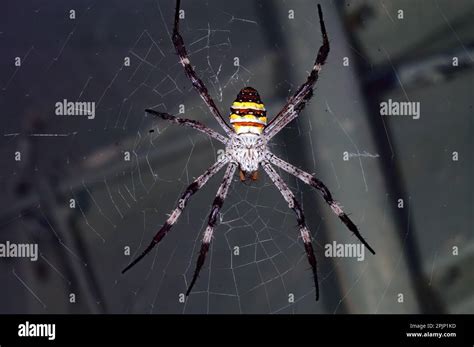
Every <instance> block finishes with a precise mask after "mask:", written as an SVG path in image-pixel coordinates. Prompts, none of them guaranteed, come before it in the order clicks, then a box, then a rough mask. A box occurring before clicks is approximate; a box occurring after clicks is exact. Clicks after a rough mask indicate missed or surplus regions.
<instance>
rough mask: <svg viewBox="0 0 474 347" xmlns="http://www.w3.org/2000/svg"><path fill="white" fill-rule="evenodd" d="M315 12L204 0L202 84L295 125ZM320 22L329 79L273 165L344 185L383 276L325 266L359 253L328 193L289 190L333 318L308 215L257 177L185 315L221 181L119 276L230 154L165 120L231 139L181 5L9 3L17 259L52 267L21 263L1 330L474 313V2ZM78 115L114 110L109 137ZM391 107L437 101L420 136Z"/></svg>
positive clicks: (199, 42)
mask: <svg viewBox="0 0 474 347" xmlns="http://www.w3.org/2000/svg"><path fill="white" fill-rule="evenodd" d="M316 4H317V3H316V2H315V1H269V0H259V1H252V0H240V1H234V2H230V1H229V2H222V1H214V0H213V1H186V0H184V1H183V4H182V7H183V9H184V11H185V18H184V20H183V21H182V24H181V30H182V34H183V36H184V39H185V42H186V45H187V48H188V51H189V52H190V57H191V60H192V64H193V65H194V66H195V68H196V70H197V72H198V73H199V75H200V76H201V78H202V79H203V81H204V82H205V84H206V85H207V86H208V89H209V91H210V93H211V95H212V97H213V98H214V99H215V101H216V103H217V105H218V107H219V108H220V109H221V111H222V113H223V114H227V113H228V111H229V105H230V104H231V103H232V101H233V100H234V98H235V96H236V94H237V92H238V91H239V90H240V89H241V88H242V87H244V86H246V85H251V86H253V87H255V88H256V89H257V90H259V92H260V95H261V97H262V99H263V101H264V102H265V104H266V107H267V110H269V115H270V117H272V115H274V114H276V113H277V112H278V110H279V109H280V108H281V107H282V105H283V104H284V103H285V101H286V99H287V98H288V97H289V96H291V95H292V93H293V92H294V91H295V90H296V88H297V87H298V86H299V84H301V83H302V82H303V81H304V80H305V78H306V75H307V73H308V71H309V69H310V68H311V66H312V64H313V62H314V59H315V56H316V52H317V49H318V47H319V46H320V44H321V41H322V40H321V34H320V30H319V23H318V19H317V11H316ZM321 4H322V7H323V12H324V16H325V21H326V26H327V30H328V34H329V39H330V42H331V52H330V55H329V58H328V62H327V64H326V65H325V67H324V69H323V72H322V74H321V77H320V79H319V81H318V83H317V85H316V90H315V96H314V98H313V99H312V102H311V103H310V104H309V105H308V106H307V107H306V108H305V110H304V111H303V112H302V113H301V116H300V117H299V119H298V120H296V121H294V122H292V123H291V124H290V125H289V126H288V128H287V129H285V130H284V131H283V132H282V133H280V134H279V135H278V136H277V137H276V138H275V140H274V141H273V143H272V147H271V148H272V150H273V151H274V152H275V153H277V154H278V155H280V156H281V157H283V158H284V159H286V160H288V161H290V162H292V163H293V164H295V165H297V166H299V167H301V168H303V169H305V170H307V171H309V172H314V173H316V174H317V175H318V177H319V178H320V179H321V180H322V181H323V182H325V183H326V185H327V186H328V187H329V188H330V190H331V191H332V192H333V195H334V196H335V197H336V198H337V199H338V201H340V202H341V204H342V205H343V206H344V208H345V209H346V210H347V211H348V212H350V214H351V218H352V219H353V220H354V221H355V223H356V224H357V225H358V226H359V228H360V229H361V231H362V234H363V235H364V236H365V237H366V238H367V240H368V241H369V243H370V244H371V245H372V246H373V247H374V248H375V250H376V251H377V255H376V256H372V255H371V254H369V253H366V254H365V259H364V261H361V262H359V261H357V260H356V259H355V258H330V257H326V256H325V255H324V246H325V245H326V244H327V243H332V242H333V241H337V242H338V243H357V239H356V238H355V237H353V235H351V234H350V233H349V232H348V231H347V230H346V229H345V227H344V225H343V224H342V223H340V221H339V220H338V218H336V217H335V216H334V215H333V214H332V212H331V211H330V209H329V208H328V207H327V206H326V205H325V204H324V201H323V200H322V199H321V197H320V196H319V195H318V194H317V192H315V191H312V190H311V189H309V188H308V187H306V186H304V185H303V184H302V183H301V182H299V181H296V180H295V179H294V178H292V177H289V176H288V175H286V174H283V173H282V175H283V177H284V178H285V179H286V180H287V181H288V182H289V185H290V187H291V188H292V189H293V191H294V192H295V193H296V195H297V196H298V198H299V199H300V200H301V201H302V205H303V207H304V209H305V212H306V215H307V221H308V226H309V227H310V229H311V231H312V235H313V238H314V243H315V250H316V253H317V257H318V260H319V274H320V287H321V300H320V301H319V302H315V301H314V287H313V284H312V277H311V272H310V271H309V269H308V264H307V261H306V259H305V257H306V256H305V253H304V248H303V244H302V242H301V239H300V238H299V232H298V229H297V225H296V221H295V218H294V215H293V212H292V211H291V210H289V209H288V207H287V205H286V203H285V202H284V201H283V199H282V198H281V195H280V193H279V192H278V191H277V190H276V188H275V187H274V186H273V185H272V184H271V182H270V181H269V179H268V178H267V177H266V176H265V175H264V174H263V172H262V174H261V175H260V177H261V179H260V180H259V181H257V182H255V183H252V184H241V183H240V182H239V181H238V179H237V178H236V179H235V182H234V184H233V185H232V188H231V190H230V194H229V195H230V196H229V197H228V199H227V200H226V202H225V204H224V208H223V210H222V213H221V216H220V224H219V226H218V227H217V229H216V231H215V237H214V240H213V243H212V248H211V252H210V254H209V255H208V258H207V261H206V264H205V267H204V269H203V271H202V272H201V277H200V278H199V280H198V282H197V284H196V286H195V289H194V291H193V293H192V294H191V296H190V297H189V299H188V300H187V301H186V302H184V303H183V302H181V301H180V294H181V293H183V292H185V290H186V286H187V284H188V283H189V280H190V276H192V272H193V270H194V266H195V260H196V257H197V252H198V249H199V244H200V240H201V237H202V232H203V229H204V227H205V223H206V221H207V216H208V213H209V210H210V205H211V202H212V199H213V197H214V195H215V191H216V189H217V186H218V184H219V181H220V179H221V177H222V173H220V174H218V175H216V177H215V178H214V179H213V180H212V181H210V182H209V184H208V185H207V186H206V187H205V188H204V189H202V191H200V192H199V193H198V194H196V195H195V196H194V197H193V198H192V200H191V201H190V203H189V205H188V209H187V211H186V212H185V213H183V215H182V217H181V219H180V221H179V223H178V224H177V225H176V226H175V227H174V229H173V230H172V232H170V233H169V234H168V235H167V236H166V238H165V239H164V240H163V241H162V243H160V245H159V246H158V247H157V248H156V251H153V252H152V253H151V254H150V255H149V256H148V257H147V258H146V259H145V260H144V261H143V262H142V263H140V264H139V265H137V266H136V267H135V268H134V269H133V270H131V271H130V272H128V273H127V274H126V275H121V274H120V271H121V270H122V269H123V267H124V266H125V265H126V264H128V263H129V261H130V260H131V258H132V257H133V256H134V255H135V254H136V253H137V252H139V251H140V250H141V249H143V247H144V246H145V245H147V244H148V242H149V241H150V239H151V238H152V237H153V235H154V234H155V232H156V231H157V228H158V227H160V226H161V224H162V223H163V222H164V220H165V219H166V218H167V217H166V216H167V214H168V213H169V212H170V211H171V209H172V208H174V206H175V204H176V202H177V199H178V197H179V195H180V194H181V191H182V190H183V189H184V188H185V187H186V186H187V185H188V184H189V183H190V181H192V179H193V178H194V177H197V176H198V175H200V174H201V172H202V171H203V170H205V169H206V168H207V167H208V166H210V165H211V164H212V163H213V162H214V161H215V160H216V158H217V156H218V155H219V153H220V152H219V150H221V149H222V146H221V145H220V144H219V143H217V142H215V141H213V140H210V139H209V138H207V137H206V136H204V135H202V134H200V133H197V132H196V131H193V130H192V129H187V128H182V127H177V126H172V125H171V126H170V125H169V124H167V123H165V122H163V121H158V120H156V119H154V118H152V117H151V116H147V115H146V114H145V112H144V109H145V108H151V107H154V108H156V109H160V110H165V111H167V112H169V113H173V114H177V113H178V112H179V111H180V105H184V110H185V116H186V117H188V118H192V119H197V120H199V121H202V122H203V123H205V124H207V125H208V126H210V127H213V128H214V129H217V125H216V123H215V121H214V120H213V118H212V116H211V115H210V113H209V112H208V110H207V108H206V106H205V105H204V104H203V102H202V101H201V99H200V98H199V96H198V95H197V93H196V92H195V91H194V90H193V89H192V87H191V84H190V82H189V81H188V80H187V79H186V77H185V75H184V72H183V70H182V68H181V66H180V65H179V64H178V60H177V57H176V54H175V52H174V48H173V46H172V43H171V40H170V36H169V35H170V31H171V30H172V20H173V11H174V9H173V7H174V2H173V1H161V0H160V1H107V2H103V1H22V2H17V1H5V2H3V3H2V5H1V6H2V11H0V47H1V52H2V54H1V55H0V64H1V68H0V105H1V134H0V141H1V145H0V161H1V162H0V165H1V170H0V192H1V195H0V196H1V198H0V204H1V205H0V207H1V208H0V242H2V243H5V242H6V241H7V240H8V241H10V242H14V243H35V244H38V246H39V252H40V255H39V259H38V261H36V262H31V261H30V260H28V259H21V258H2V259H0V285H1V288H2V289H1V295H0V312H1V313H27V312H29V313H433V312H438V313H451V312H456V313H467V312H470V313H472V312H474V275H473V272H472V270H471V269H472V267H473V266H474V238H473V218H472V212H473V190H472V189H473V187H472V183H471V180H470V179H471V178H472V177H473V164H472V162H473V157H472V145H473V142H472V131H473V120H472V117H473V103H472V102H473V90H474V88H473V87H474V83H473V81H474V69H473V67H474V66H473V64H474V22H473V21H472V18H473V16H474V3H473V2H472V1H470V0H465V1H462V0H460V1H456V2H452V1H448V0H438V1H408V0H404V1H402V0H400V1H375V0H360V1H321ZM71 10H74V15H75V18H72V19H71V14H72V13H73V12H70V11H71ZM400 10H401V11H402V12H400ZM17 57H18V58H20V63H21V65H20V66H16V65H15V62H18V59H16V58H17ZM127 57H128V58H129V59H130V66H127V65H126V64H124V62H125V61H126V58H127ZM236 58H237V60H238V63H239V64H237V65H238V66H236V65H235V62H236V61H237V60H236ZM346 58H347V59H346ZM455 58H457V60H456V59H455ZM454 61H456V62H457V64H456V63H454V64H453V62H454ZM345 63H348V64H345ZM63 99H67V100H69V101H90V102H95V103H96V115H95V119H87V118H86V117H85V116H58V115H56V114H55V106H54V105H55V103H56V102H58V101H59V102H61V101H62V100H63ZM388 99H392V100H394V101H411V102H419V103H420V107H421V116H420V118H419V119H413V118H412V117H409V116H381V115H380V112H379V106H380V103H381V102H383V101H387V100H388ZM15 152H20V153H21V161H16V160H15ZM127 153H129V154H130V160H128V161H127V160H126V159H127V158H126V154H127ZM345 155H349V159H348V160H344V156H345ZM456 159H457V160H456ZM71 199H74V200H73V203H74V202H75V206H74V205H71ZM400 199H402V200H400ZM71 206H72V207H73V208H71ZM127 247H129V248H130V255H129V254H128V253H127V252H126V251H127Z"/></svg>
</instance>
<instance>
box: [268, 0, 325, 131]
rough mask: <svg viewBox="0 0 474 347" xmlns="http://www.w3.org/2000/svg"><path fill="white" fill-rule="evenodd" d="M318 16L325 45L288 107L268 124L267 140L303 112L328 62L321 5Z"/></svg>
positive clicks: (287, 104)
mask: <svg viewBox="0 0 474 347" xmlns="http://www.w3.org/2000/svg"><path fill="white" fill-rule="evenodd" d="M318 15H319V23H320V27H321V34H322V36H323V44H322V46H321V47H320V48H319V50H318V55H317V56H316V61H315V62H314V65H313V68H312V69H311V72H310V74H309V75H308V78H307V79H306V82H305V83H303V84H302V85H301V86H300V87H299V88H298V90H297V91H296V92H295V94H293V96H292V97H291V98H290V99H289V100H288V102H287V103H286V105H285V106H283V108H282V109H281V111H280V112H279V113H278V114H277V115H276V116H275V118H273V119H272V121H271V122H270V123H268V125H267V127H266V128H265V130H264V135H265V136H266V138H267V140H269V139H271V138H272V137H273V136H275V135H276V134H278V133H279V132H280V131H281V130H282V129H283V128H284V127H285V126H286V125H288V123H290V122H291V121H292V120H293V119H295V118H296V117H298V115H299V113H300V112H301V110H302V109H303V108H304V107H305V105H306V103H307V102H308V101H309V100H310V99H311V97H312V96H313V88H314V85H315V84H316V82H317V81H318V77H319V72H320V71H321V69H322V66H323V65H324V63H325V62H326V59H327V57H328V54H329V40H328V35H327V32H326V26H325V25H324V20H323V11H322V10H321V5H319V4H318Z"/></svg>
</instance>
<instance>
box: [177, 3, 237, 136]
mask: <svg viewBox="0 0 474 347" xmlns="http://www.w3.org/2000/svg"><path fill="white" fill-rule="evenodd" d="M180 3H181V1H180V0H177V1H176V10H175V15H174V27H173V36H172V40H173V44H174V48H175V49H176V53H177V54H178V57H179V62H180V63H181V65H182V66H183V68H184V71H185V73H186V76H187V77H188V78H189V79H190V80H191V83H192V85H193V87H194V89H196V91H197V92H198V93H199V95H200V96H201V99H203V100H204V102H205V103H206V105H207V107H209V110H210V111H211V113H212V115H213V116H214V118H215V119H216V120H217V123H219V125H220V126H221V127H222V129H224V131H225V132H226V133H227V135H230V134H231V133H232V130H231V128H230V127H229V126H228V125H227V123H226V122H225V120H224V118H222V115H221V113H220V112H219V109H218V108H217V106H216V104H215V103H214V100H212V98H211V96H210V95H209V91H208V90H207V88H206V86H205V85H204V83H203V82H202V80H201V79H200V78H199V77H198V75H197V74H196V71H194V69H193V67H192V65H191V62H190V60H189V56H188V52H187V51H186V47H185V45H184V40H183V37H182V36H181V34H180V33H179V9H180Z"/></svg>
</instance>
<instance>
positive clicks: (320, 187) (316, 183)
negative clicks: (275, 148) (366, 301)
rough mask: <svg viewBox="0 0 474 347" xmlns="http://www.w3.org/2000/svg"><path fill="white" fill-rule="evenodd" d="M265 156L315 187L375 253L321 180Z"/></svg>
mask: <svg viewBox="0 0 474 347" xmlns="http://www.w3.org/2000/svg"><path fill="white" fill-rule="evenodd" d="M267 158H268V160H269V161H270V162H271V163H272V164H275V165H276V166H278V167H279V168H281V169H283V170H285V171H286V172H288V173H289V174H291V175H293V176H295V177H297V178H299V179H300V180H301V181H303V182H304V183H306V184H308V185H310V186H311V187H314V188H316V189H317V190H318V191H319V192H320V193H321V195H322V196H323V198H324V201H326V203H327V204H328V205H329V207H331V210H332V211H333V212H334V213H335V214H336V215H337V216H338V217H339V219H340V220H341V221H342V222H343V223H344V224H345V225H346V227H347V228H348V229H349V230H350V231H352V232H353V233H354V235H355V236H357V238H358V239H359V241H360V242H362V243H363V244H364V246H365V247H366V248H367V249H368V250H369V251H370V252H371V253H372V254H375V251H374V250H373V249H372V247H370V245H369V244H368V243H367V241H365V239H364V238H363V237H362V235H361V234H360V232H359V229H357V226H356V225H355V224H354V222H352V220H351V219H350V218H349V217H348V216H347V214H345V213H344V211H343V210H342V208H341V207H340V206H339V204H338V203H337V202H336V201H334V199H333V197H332V194H331V192H330V191H329V189H328V188H327V187H326V186H325V185H324V183H323V182H321V181H320V180H319V179H317V178H316V177H315V176H313V175H311V174H309V173H307V172H305V171H303V170H301V169H299V168H297V167H296V166H294V165H291V164H290V163H288V162H286V161H284V160H283V159H280V158H278V157H277V156H276V155H274V154H272V153H267Z"/></svg>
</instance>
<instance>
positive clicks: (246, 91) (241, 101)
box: [230, 87, 267, 134]
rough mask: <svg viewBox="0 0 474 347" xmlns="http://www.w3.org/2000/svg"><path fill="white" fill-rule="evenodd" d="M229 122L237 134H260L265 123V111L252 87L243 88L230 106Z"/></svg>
mask: <svg viewBox="0 0 474 347" xmlns="http://www.w3.org/2000/svg"><path fill="white" fill-rule="evenodd" d="M230 111H231V113H230V123H231V124H232V126H233V127H234V130H235V132H236V133H237V134H245V133H254V134H261V133H262V132H263V129H264V128H265V126H266V125H267V111H266V110H265V105H264V104H263V102H262V100H260V95H258V92H257V91H256V90H255V89H254V88H252V87H245V88H243V89H242V90H241V91H240V92H239V94H238V95H237V99H235V101H234V102H233V103H232V106H231V107H230Z"/></svg>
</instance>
